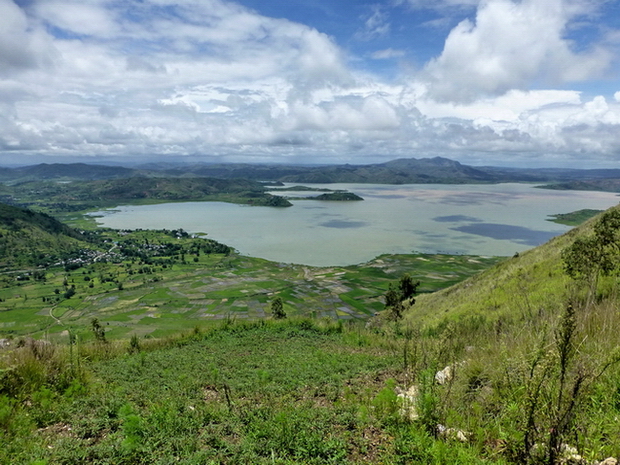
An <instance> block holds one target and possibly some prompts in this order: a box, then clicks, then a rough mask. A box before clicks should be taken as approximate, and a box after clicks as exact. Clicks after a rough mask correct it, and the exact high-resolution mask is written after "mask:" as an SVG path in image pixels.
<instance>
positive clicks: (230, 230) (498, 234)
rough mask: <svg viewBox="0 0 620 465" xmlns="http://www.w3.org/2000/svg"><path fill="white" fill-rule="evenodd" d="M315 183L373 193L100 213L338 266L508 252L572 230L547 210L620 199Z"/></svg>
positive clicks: (523, 189) (112, 221) (258, 252)
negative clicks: (410, 256)
mask: <svg viewBox="0 0 620 465" xmlns="http://www.w3.org/2000/svg"><path fill="white" fill-rule="evenodd" d="M308 185H310V184H308ZM311 186H313V187H326V188H329V189H346V190H349V191H351V192H355V193H356V194H358V195H360V196H361V197H363V198H364V199H365V200H364V201H362V202H359V201H358V202H327V201H322V202H321V201H315V200H293V201H292V202H293V206H292V207H289V208H273V207H250V206H241V205H235V204H228V203H223V202H185V203H169V204H160V205H145V206H121V207H118V208H115V209H114V210H108V211H104V212H98V213H97V215H102V217H100V218H97V220H98V222H99V223H100V224H101V225H102V226H106V227H111V228H118V229H123V228H125V229H137V228H143V229H148V228H156V229H161V228H167V229H178V228H183V229H184V230H186V231H188V232H204V233H207V234H208V237H210V238H212V239H216V240H218V241H221V242H224V243H225V244H228V245H230V246H232V247H235V248H236V249H237V250H239V252H241V253H243V254H246V255H250V256H254V257H261V258H266V259H269V260H274V261H279V262H286V263H299V264H305V265H314V266H330V265H348V264H357V263H363V262H366V261H368V260H371V259H372V258H374V257H376V256H377V255H380V254H384V253H410V252H414V251H415V252H427V253H459V254H475V255H503V256H510V255H513V254H514V253H515V252H521V251H523V250H526V249H529V248H532V247H535V246H537V245H540V244H542V243H544V242H546V241H547V240H549V239H550V238H552V237H554V236H556V235H559V234H562V233H563V232H565V231H567V230H568V229H570V228H568V227H565V226H562V225H559V224H556V223H552V222H550V221H546V219H547V217H548V215H552V214H555V213H569V212H572V211H575V210H580V209H583V208H594V209H600V210H603V209H606V208H609V207H611V206H613V205H616V204H617V203H618V200H619V197H618V196H617V195H616V194H612V193H604V192H585V191H554V190H545V189H536V188H534V187H533V186H531V185H528V184H516V183H515V184H496V185H444V184H441V185H434V184H433V185H420V184H415V185H400V186H393V185H382V184H327V185H318V184H316V185H315V184H313V185H311ZM286 195H288V193H286ZM304 195H307V193H304Z"/></svg>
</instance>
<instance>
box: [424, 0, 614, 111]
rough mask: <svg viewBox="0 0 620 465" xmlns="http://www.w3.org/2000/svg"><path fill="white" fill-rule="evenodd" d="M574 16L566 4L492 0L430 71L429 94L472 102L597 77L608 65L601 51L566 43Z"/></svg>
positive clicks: (452, 38)
mask: <svg viewBox="0 0 620 465" xmlns="http://www.w3.org/2000/svg"><path fill="white" fill-rule="evenodd" d="M572 14H575V10H574V9H573V8H570V7H569V6H567V5H565V4H564V3H563V1H562V0H548V1H544V2H540V1H537V0H523V1H522V2H520V3H516V2H513V1H512V0H488V1H487V2H485V3H483V4H481V6H480V8H479V9H478V12H477V14H476V19H475V21H471V20H469V19H465V20H463V21H461V22H460V23H459V24H458V25H457V26H456V27H455V28H454V29H453V30H452V31H451V32H450V34H449V36H448V37H447V39H446V41H445V46H444V49H443V52H442V53H441V55H440V56H439V57H437V58H436V59H433V60H432V61H431V62H429V63H428V64H427V65H426V68H425V72H426V74H427V77H428V80H429V86H430V87H429V93H430V95H431V96H432V97H434V98H436V99H438V100H454V101H461V102H463V101H472V100H475V99H477V98H479V97H481V96H493V95H501V94H503V93H505V92H507V91H508V90H510V89H525V88H527V86H528V85H530V84H531V83H532V82H533V81H536V80H544V81H547V82H571V81H579V80H584V79H587V78H589V77H593V76H597V75H599V74H600V73H601V72H602V71H603V70H604V69H605V68H606V67H607V66H608V65H609V63H610V59H611V56H610V54H609V53H608V52H607V51H605V50H604V49H602V48H598V49H595V50H591V51H587V52H583V53H577V52H574V51H572V50H571V43H570V42H569V41H568V40H567V39H565V38H564V33H565V29H566V26H567V23H568V21H569V20H570V19H571V15H572Z"/></svg>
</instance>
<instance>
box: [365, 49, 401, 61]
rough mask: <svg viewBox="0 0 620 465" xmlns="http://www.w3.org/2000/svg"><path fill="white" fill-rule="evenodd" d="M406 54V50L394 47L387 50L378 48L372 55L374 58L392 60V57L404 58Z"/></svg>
mask: <svg viewBox="0 0 620 465" xmlns="http://www.w3.org/2000/svg"><path fill="white" fill-rule="evenodd" d="M405 55H406V54H405V51H404V50H394V49H393V48H386V49H385V50H377V51H376V52H374V53H372V54H371V55H370V57H371V58H372V59H373V60H390V59H392V58H402V57H404V56H405Z"/></svg>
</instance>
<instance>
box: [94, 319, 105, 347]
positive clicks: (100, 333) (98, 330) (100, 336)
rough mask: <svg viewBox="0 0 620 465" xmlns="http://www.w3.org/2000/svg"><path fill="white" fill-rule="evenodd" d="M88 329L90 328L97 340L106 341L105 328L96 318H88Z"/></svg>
mask: <svg viewBox="0 0 620 465" xmlns="http://www.w3.org/2000/svg"><path fill="white" fill-rule="evenodd" d="M90 329H91V330H92V332H93V335H94V336H95V340H96V341H97V342H108V341H107V340H106V338H105V329H103V326H101V323H99V319H98V318H93V319H92V320H90Z"/></svg>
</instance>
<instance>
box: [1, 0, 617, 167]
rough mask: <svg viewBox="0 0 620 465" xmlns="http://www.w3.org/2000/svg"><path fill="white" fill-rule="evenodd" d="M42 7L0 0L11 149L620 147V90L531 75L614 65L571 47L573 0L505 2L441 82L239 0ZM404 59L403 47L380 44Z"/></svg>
mask: <svg viewBox="0 0 620 465" xmlns="http://www.w3.org/2000/svg"><path fill="white" fill-rule="evenodd" d="M476 4H477V3H476V2H474V1H472V2H467V1H465V0H463V1H458V0H445V1H440V2H435V3H434V4H433V5H435V6H442V7H446V6H448V5H461V6H466V7H472V5H473V6H476ZM30 5H31V6H30V7H28V8H27V9H22V8H19V7H17V5H16V4H15V3H13V2H12V1H9V0H0V153H2V152H4V153H10V154H15V153H17V152H21V153H27V154H30V153H38V154H50V155H75V156H76V157H77V156H84V155H90V156H111V155H118V156H126V155H127V154H145V155H152V156H156V155H172V154H176V155H179V156H182V155H193V154H201V155H205V156H207V155H208V156H211V157H214V158H217V157H222V158H223V159H227V160H237V161H252V160H261V161H278V160H283V161H288V162H294V161H304V162H308V161H311V160H312V161H316V162H328V161H339V162H348V161H356V160H367V161H376V159H377V158H396V157H403V156H405V157H406V156H416V157H419V156H433V155H443V156H448V157H452V158H458V159H461V160H462V161H464V162H468V161H472V160H474V158H469V159H468V158H467V157H472V156H475V157H477V158H475V160H476V161H477V162H484V158H483V157H484V156H489V157H490V156H493V154H494V153H500V154H502V155H498V157H502V156H504V155H503V154H504V153H511V154H514V156H515V157H525V158H527V157H528V156H534V154H537V155H539V154H541V153H544V154H547V155H548V156H560V154H561V155H562V156H564V157H569V158H570V157H575V160H577V162H578V161H579V160H581V159H582V158H583V155H582V154H583V151H585V150H588V151H590V152H591V153H592V156H595V157H599V158H600V159H602V160H606V159H613V157H617V156H618V155H617V154H618V153H620V152H619V147H620V92H618V93H616V94H615V95H614V98H613V99H612V98H610V97H607V98H604V97H596V98H591V99H588V100H583V97H582V95H581V94H580V93H579V92H576V91H571V90H553V89H552V88H550V89H548V90H528V89H527V84H528V83H529V82H530V81H531V80H533V79H535V80H540V79H541V78H543V77H547V78H550V79H556V80H557V81H564V80H567V79H576V78H578V77H580V76H583V75H584V73H585V74H587V75H589V74H588V73H592V72H594V70H596V69H598V68H599V66H600V65H602V64H603V63H604V62H606V58H605V55H604V53H598V52H596V51H593V52H589V53H585V54H577V53H576V52H573V51H571V49H570V44H569V43H568V42H567V41H566V40H565V39H563V38H562V31H563V30H564V29H565V28H566V25H567V22H568V21H569V20H570V18H571V17H572V16H571V15H574V14H576V13H574V12H573V10H571V9H570V8H568V7H567V8H568V9H566V10H564V9H563V7H562V5H563V4H561V3H560V2H559V1H557V0H549V2H546V3H545V4H543V3H540V4H534V3H533V2H532V1H530V0H523V2H521V3H512V2H510V1H508V0H488V1H487V2H486V3H485V4H484V5H483V6H481V7H480V10H479V12H478V16H477V18H476V23H473V22H470V23H467V22H465V23H461V25H459V26H458V27H457V28H456V29H455V30H454V31H452V33H451V34H450V36H449V37H448V38H447V40H446V46H445V48H444V51H443V53H442V55H441V56H439V57H438V58H437V59H436V60H434V61H433V62H432V63H429V64H428V66H427V68H426V73H427V74H426V75H425V76H423V77H429V76H430V78H431V82H430V84H429V82H428V81H424V80H423V79H422V78H421V77H419V76H414V77H412V78H410V79H409V81H408V82H407V83H403V81H394V82H391V83H386V82H384V81H382V80H381V79H380V78H378V77H377V76H374V75H372V74H368V73H366V74H364V73H362V72H360V71H356V70H354V69H352V68H351V66H350V63H354V60H352V59H351V58H350V57H348V56H347V54H346V52H345V51H343V49H341V48H340V47H339V45H338V44H337V43H336V41H335V39H334V38H333V37H330V36H328V35H326V34H324V33H322V32H320V31H318V30H316V29H314V28H311V27H308V26H305V25H303V24H298V23H294V22H291V21H288V20H284V19H274V18H268V17H264V16H261V15H260V14H258V13H256V12H254V11H252V10H250V9H247V8H244V7H243V6H241V5H239V4H236V3H232V2H228V1H224V0H186V1H184V2H182V3H177V2H174V1H173V0H144V1H137V0H127V1H124V2H117V1H112V0H88V1H85V0H80V1H79V2H78V1H77V0H75V1H72V0H64V1H60V0H33V1H32V2H31V4H30ZM554 5H555V7H557V8H556V9H553V8H551V7H552V6H554ZM565 6H566V5H565ZM569 6H570V5H569ZM374 12H383V13H385V11H384V10H380V9H378V10H373V14H374ZM367 19H368V20H369V21H370V20H371V19H372V15H371V16H369V17H368V18H367ZM387 19H388V18H387V16H385V15H384V16H381V15H379V16H377V17H376V18H375V19H373V20H372V21H370V22H369V23H368V24H367V26H368V31H373V30H374V31H375V32H376V33H377V34H379V33H380V32H381V28H382V27H384V26H387V25H388V22H387ZM92 21H96V22H97V24H96V25H93V27H92V28H90V27H87V23H90V22H92ZM44 26H45V27H48V28H50V29H49V30H50V31H55V34H56V36H55V37H54V36H52V35H50V33H48V32H46V29H45V27H44ZM58 31H61V32H58ZM376 37H378V35H377V36H376ZM524 38H525V39H527V40H525V39H524ZM529 38H531V40H530V39H529ZM597 53H598V54H597ZM403 56H404V52H403V51H401V50H397V49H392V48H387V49H384V50H379V51H377V52H375V53H373V54H372V55H371V58H372V59H374V60H387V59H392V58H401V57H403ZM364 58H366V59H368V58H369V57H368V55H365V56H364ZM571 61H572V62H574V63H572V62H571ZM584 63H585V65H584ZM373 64H375V65H376V64H377V62H374V63H373ZM580 66H583V69H581V68H579V67H580ZM584 70H585V71H584ZM575 76H576V77H575ZM537 82H538V83H540V81H537ZM429 86H430V87H429ZM435 97H437V98H435ZM439 97H441V99H439ZM214 158H212V159H214ZM489 163H490V161H489Z"/></svg>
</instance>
